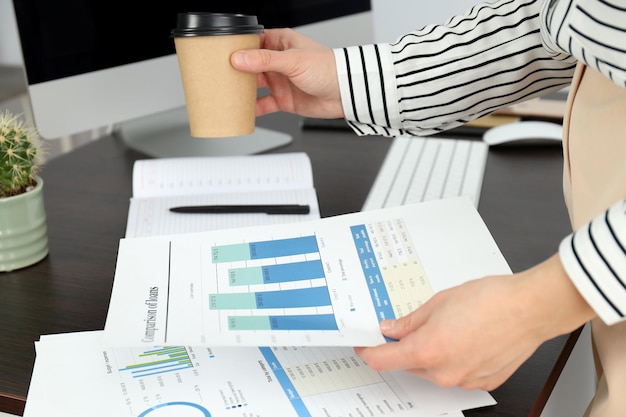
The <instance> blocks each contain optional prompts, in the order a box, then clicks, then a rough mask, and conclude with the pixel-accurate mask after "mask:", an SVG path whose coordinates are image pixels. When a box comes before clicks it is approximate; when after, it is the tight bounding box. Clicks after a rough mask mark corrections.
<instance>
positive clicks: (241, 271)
mask: <svg viewBox="0 0 626 417" xmlns="http://www.w3.org/2000/svg"><path fill="white" fill-rule="evenodd" d="M228 282H229V284H230V285H233V286H234V285H256V284H263V267H261V266H255V267H250V268H233V269H229V270H228Z"/></svg>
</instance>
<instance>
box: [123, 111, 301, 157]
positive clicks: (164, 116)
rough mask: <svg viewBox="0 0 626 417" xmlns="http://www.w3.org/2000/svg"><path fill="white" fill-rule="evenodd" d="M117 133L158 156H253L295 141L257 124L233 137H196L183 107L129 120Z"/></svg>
mask: <svg viewBox="0 0 626 417" xmlns="http://www.w3.org/2000/svg"><path fill="white" fill-rule="evenodd" d="M112 134H113V136H115V137H117V138H119V139H120V140H122V141H123V142H124V143H125V144H126V146H128V147H129V148H131V149H134V150H136V151H139V152H141V153H144V154H146V155H148V156H151V157H155V158H173V157H188V156H232V155H252V154H256V153H260V152H265V151H269V150H272V149H275V148H278V147H281V146H285V145H288V144H289V143H291V141H292V140H293V138H292V137H291V135H288V134H286V133H282V132H277V131H274V130H269V129H264V128H261V127H256V129H255V131H254V133H252V134H251V135H246V136H236V137H230V138H194V137H192V136H191V134H190V133H189V121H188V118H187V111H186V109H185V108H184V107H183V108H180V109H177V110H174V111H167V112H163V113H159V114H157V115H151V116H148V117H143V118H140V119H136V120H132V121H129V122H125V123H123V124H121V125H119V126H116V127H115V128H114V129H113V133H112Z"/></svg>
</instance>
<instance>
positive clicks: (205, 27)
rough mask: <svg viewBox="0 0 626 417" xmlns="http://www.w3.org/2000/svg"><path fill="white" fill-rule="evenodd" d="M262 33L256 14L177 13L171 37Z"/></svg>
mask: <svg viewBox="0 0 626 417" xmlns="http://www.w3.org/2000/svg"><path fill="white" fill-rule="evenodd" d="M251 33H263V26H262V25H259V23H258V21H257V18H256V16H251V15H244V14H233V13H204V12H187V13H178V17H177V22H176V29H173V30H172V37H183V36H216V35H244V34H251Z"/></svg>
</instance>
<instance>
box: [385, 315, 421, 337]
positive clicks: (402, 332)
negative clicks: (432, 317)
mask: <svg viewBox="0 0 626 417" xmlns="http://www.w3.org/2000/svg"><path fill="white" fill-rule="evenodd" d="M418 311H419V309H417V310H415V311H413V312H412V313H411V314H409V315H407V316H404V317H401V318H398V319H395V320H383V321H381V322H380V331H381V332H382V333H383V334H384V335H385V336H387V337H390V338H392V339H396V340H400V339H402V338H403V337H405V336H406V335H407V334H409V333H412V332H414V331H415V330H416V329H417V328H418V327H420V326H421V325H422V324H423V323H424V322H425V321H426V317H425V315H424V314H420V313H418Z"/></svg>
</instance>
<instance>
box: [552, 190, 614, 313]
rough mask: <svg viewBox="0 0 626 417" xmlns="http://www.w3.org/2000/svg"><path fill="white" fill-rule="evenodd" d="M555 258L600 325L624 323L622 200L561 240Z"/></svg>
mask: <svg viewBox="0 0 626 417" xmlns="http://www.w3.org/2000/svg"><path fill="white" fill-rule="evenodd" d="M559 256H560V257H561V261H562V263H563V266H564V267H565V270H566V271H567V274H568V275H569V277H570V279H571V280H572V282H573V283H574V285H575V286H576V288H577V289H578V291H579V292H580V294H581V295H582V296H583V298H585V300H586V301H587V303H589V305H590V306H591V307H592V308H593V309H594V311H595V312H596V313H597V314H598V316H599V317H600V319H602V321H604V322H605V323H606V324H608V325H611V324H615V323H618V322H621V321H624V320H625V319H626V318H625V314H626V200H623V201H620V202H619V203H617V204H615V205H614V206H613V207H611V208H610V209H609V210H607V211H606V212H605V213H603V214H602V215H600V216H598V217H597V218H595V219H594V220H593V221H591V222H590V223H588V224H586V225H585V226H583V227H581V228H580V229H578V230H577V231H576V232H575V233H573V234H572V235H570V236H568V237H567V238H566V239H564V240H563V241H562V242H561V245H560V247H559Z"/></svg>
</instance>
